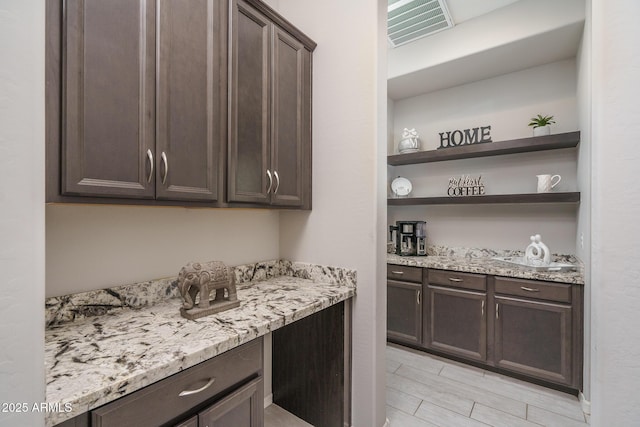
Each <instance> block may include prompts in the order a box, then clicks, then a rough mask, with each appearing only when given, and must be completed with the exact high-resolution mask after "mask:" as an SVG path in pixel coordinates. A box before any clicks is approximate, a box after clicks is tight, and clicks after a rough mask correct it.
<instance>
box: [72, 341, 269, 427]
mask: <svg viewBox="0 0 640 427" xmlns="http://www.w3.org/2000/svg"><path fill="white" fill-rule="evenodd" d="M262 366H263V357H262V338H258V339H255V340H253V341H251V342H249V343H247V344H243V345H242V346H240V347H237V348H235V349H232V350H229V351H227V352H225V353H222V354H221V355H219V356H216V357H214V358H212V359H209V360H207V361H206V362H202V363H200V364H199V365H196V366H194V367H192V368H189V369H186V370H184V371H182V372H180V373H177V374H175V375H172V376H171V377H169V378H166V379H164V380H161V381H158V382H157V383H154V384H152V385H150V386H147V387H145V388H143V389H141V390H138V391H136V392H134V393H131V394H129V395H127V396H125V397H122V398H120V399H118V400H116V401H113V402H111V403H107V404H106V405H104V406H101V407H100V408H97V409H94V410H92V411H91V420H90V425H91V427H129V426H130V427H159V426H162V427H169V426H171V427H174V426H180V427H198V426H209V427H258V426H262V424H263V413H264V410H263V401H264V386H263V378H262ZM78 419H79V420H80V419H86V417H79V418H78ZM196 419H197V423H196V424H194V422H195V420H196ZM74 420H75V419H73V420H69V422H68V424H63V425H65V427H66V426H67V425H69V426H71V425H75V426H77V425H78V424H77V423H74ZM76 421H77V420H76ZM80 425H83V424H80ZM85 425H86V424H85Z"/></svg>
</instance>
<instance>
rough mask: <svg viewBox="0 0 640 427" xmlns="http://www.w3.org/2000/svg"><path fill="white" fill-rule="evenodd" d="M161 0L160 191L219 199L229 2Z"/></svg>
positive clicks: (180, 197) (170, 197) (175, 196)
mask: <svg viewBox="0 0 640 427" xmlns="http://www.w3.org/2000/svg"><path fill="white" fill-rule="evenodd" d="M224 3H225V2H224V1H221V0H188V1H184V0H160V1H159V2H158V6H157V7H158V25H159V27H158V31H157V34H158V50H157V52H158V58H157V67H158V70H157V73H158V83H157V94H156V96H157V100H156V123H157V125H156V129H157V134H156V165H157V166H156V197H157V198H158V199H168V200H206V201H215V200H217V199H218V196H219V195H218V180H219V177H218V173H219V171H220V169H221V165H220V162H221V160H223V157H222V156H221V151H220V148H221V144H222V143H223V142H224V140H225V137H226V131H225V127H226V99H227V98H226V80H225V77H226V73H225V72H224V68H225V66H226V60H225V54H226V51H227V50H226V40H227V38H226V35H225V34H226V31H227V30H226V28H227V27H226V21H227V17H226V6H225V5H224Z"/></svg>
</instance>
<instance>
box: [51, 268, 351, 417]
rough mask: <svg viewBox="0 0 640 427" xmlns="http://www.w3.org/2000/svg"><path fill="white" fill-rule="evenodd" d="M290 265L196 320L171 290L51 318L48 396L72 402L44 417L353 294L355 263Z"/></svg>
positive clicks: (92, 404) (122, 391) (83, 407)
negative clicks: (91, 313) (131, 303)
mask: <svg viewBox="0 0 640 427" xmlns="http://www.w3.org/2000/svg"><path fill="white" fill-rule="evenodd" d="M276 263H277V262H276ZM280 263H282V262H280ZM283 270H284V269H283ZM288 270H289V271H285V272H284V274H287V273H288V274H295V275H282V276H275V277H266V278H261V279H259V280H254V281H248V282H245V283H239V284H238V285H237V291H238V298H239V299H240V301H241V305H240V307H238V308H235V309H231V310H228V311H224V312H221V313H217V314H214V315H211V316H207V317H203V318H200V319H197V320H195V321H192V320H187V319H184V318H183V317H181V316H180V313H179V308H180V305H181V300H180V299H179V298H170V299H166V300H164V301H159V302H157V303H155V304H154V305H151V306H142V307H137V308H130V307H125V308H124V309H118V310H114V311H110V312H108V313H106V314H103V315H100V316H95V317H86V318H84V317H83V318H80V319H79V320H75V321H71V322H62V323H59V324H51V325H49V326H48V327H47V329H46V331H45V365H46V382H47V385H46V400H47V402H49V403H58V404H59V405H60V407H64V405H65V404H67V403H69V404H71V406H72V408H73V409H72V411H71V412H68V413H65V412H50V413H48V414H47V417H46V425H47V426H52V425H55V424H58V423H60V422H63V421H65V420H67V419H70V418H73V417H75V416H76V415H80V414H82V413H84V412H87V411H89V410H91V409H93V408H96V407H98V406H101V405H103V404H105V403H108V402H110V401H113V400H115V399H117V398H119V397H121V396H124V395H126V394H129V393H132V392H134V391H136V390H139V389H141V388H143V387H145V386H147V385H149V384H152V383H154V382H156V381H159V380H161V379H163V378H166V377H168V376H170V375H172V374H175V373H177V372H180V371H182V370H184V369H187V368H189V367H191V366H194V365H196V364H198V363H200V362H203V361H205V360H207V359H210V358H212V357H214V356H216V355H218V354H221V353H223V352H225V351H227V350H230V349H232V348H234V347H237V346H239V345H241V344H244V343H246V342H248V341H251V340H253V339H255V338H258V337H260V336H262V335H265V334H267V333H269V332H271V331H273V330H275V329H278V328H281V327H282V326H284V325H287V324H289V323H292V322H294V321H295V320H298V319H301V318H303V317H306V316H309V315H311V314H313V313H315V312H318V311H320V310H322V309H324V308H327V307H329V306H331V305H334V304H337V303H339V302H341V301H344V300H347V299H349V298H351V297H353V296H354V295H355V272H354V271H350V270H342V271H338V270H341V269H332V268H331V267H319V266H312V267H309V268H297V269H296V268H293V269H292V268H291V264H290V263H289V265H288ZM292 270H296V271H292ZM344 271H347V274H344ZM110 293H112V292H110ZM85 298H86V296H85ZM54 300H55V301H59V300H61V298H56V299H54ZM66 301H67V303H68V299H67V300H66Z"/></svg>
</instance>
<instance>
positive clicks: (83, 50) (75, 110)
mask: <svg viewBox="0 0 640 427" xmlns="http://www.w3.org/2000/svg"><path fill="white" fill-rule="evenodd" d="M154 18H155V2H153V1H145V0H137V1H134V0H109V1H104V0H67V1H66V5H65V16H64V19H65V23H64V28H65V32H64V38H63V49H64V56H63V76H62V82H63V88H64V89H63V102H62V106H63V117H62V123H63V127H62V139H63V143H62V162H61V167H62V185H61V186H62V188H61V192H62V194H65V195H84V196H109V197H114V196H115V197H135V198H153V197H154V185H155V179H154V176H153V173H152V167H153V163H152V158H153V157H154V85H155V52H154V46H155V38H154V33H155V32H154V29H155V19H154Z"/></svg>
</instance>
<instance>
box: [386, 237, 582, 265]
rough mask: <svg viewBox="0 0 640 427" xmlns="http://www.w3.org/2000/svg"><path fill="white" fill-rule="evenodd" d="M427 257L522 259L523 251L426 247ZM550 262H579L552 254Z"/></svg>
mask: <svg viewBox="0 0 640 427" xmlns="http://www.w3.org/2000/svg"><path fill="white" fill-rule="evenodd" d="M394 249H395V248H394V245H393V242H387V253H394V252H393V251H394ZM427 256H441V257H450V258H467V259H471V258H492V257H495V256H500V257H523V256H524V251H521V250H513V249H485V248H463V247H450V246H443V245H429V246H427ZM551 257H552V261H555V262H563V263H570V264H576V263H579V262H580V260H579V259H578V258H577V257H576V256H575V255H566V254H552V256H551Z"/></svg>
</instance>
